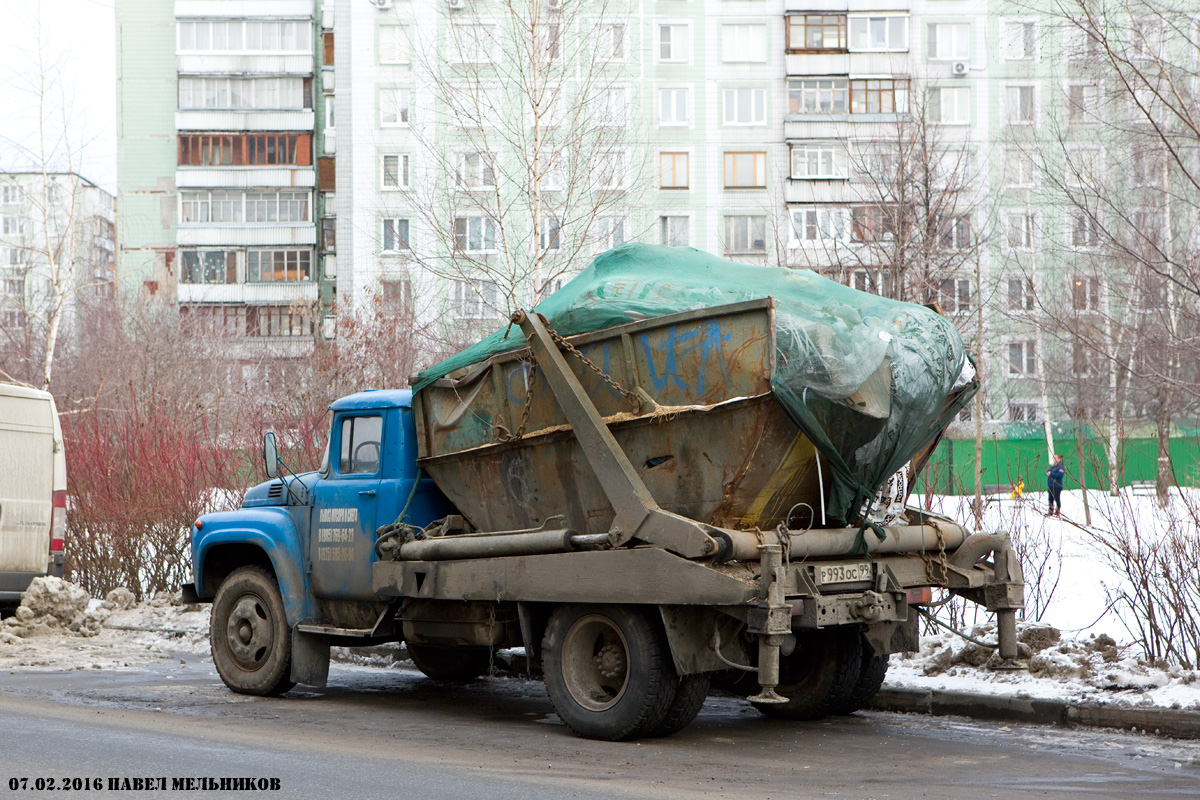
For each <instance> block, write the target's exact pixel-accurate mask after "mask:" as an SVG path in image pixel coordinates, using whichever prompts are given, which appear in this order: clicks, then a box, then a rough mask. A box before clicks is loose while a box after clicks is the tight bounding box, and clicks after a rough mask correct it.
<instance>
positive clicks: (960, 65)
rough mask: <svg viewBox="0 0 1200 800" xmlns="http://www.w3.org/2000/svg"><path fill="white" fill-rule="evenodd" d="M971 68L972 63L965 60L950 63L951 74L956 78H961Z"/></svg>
mask: <svg viewBox="0 0 1200 800" xmlns="http://www.w3.org/2000/svg"><path fill="white" fill-rule="evenodd" d="M970 70H971V65H970V64H968V63H967V62H965V61H955V62H954V63H953V64H951V65H950V74H951V75H953V76H954V77H956V78H961V77H962V76H963V75H966V74H967V73H968V72H970Z"/></svg>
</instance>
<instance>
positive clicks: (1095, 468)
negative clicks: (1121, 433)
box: [915, 429, 1200, 494]
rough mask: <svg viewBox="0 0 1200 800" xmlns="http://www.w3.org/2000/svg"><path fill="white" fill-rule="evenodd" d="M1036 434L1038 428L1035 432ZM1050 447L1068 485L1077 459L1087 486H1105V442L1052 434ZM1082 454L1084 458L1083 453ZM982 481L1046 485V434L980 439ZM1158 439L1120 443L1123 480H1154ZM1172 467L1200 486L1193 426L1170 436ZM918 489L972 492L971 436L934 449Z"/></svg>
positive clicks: (987, 485) (988, 487)
mask: <svg viewBox="0 0 1200 800" xmlns="http://www.w3.org/2000/svg"><path fill="white" fill-rule="evenodd" d="M1038 433H1040V429H1039V431H1038ZM1054 448H1055V450H1056V451H1057V452H1058V453H1060V454H1061V455H1062V457H1063V461H1064V463H1065V464H1066V467H1067V481H1066V488H1068V489H1072V488H1076V487H1078V486H1079V482H1080V477H1079V476H1080V469H1079V468H1080V461H1082V462H1083V474H1084V476H1085V478H1086V480H1087V485H1088V488H1089V489H1107V488H1108V455H1107V448H1108V443H1107V441H1106V440H1102V439H1099V438H1094V437H1090V436H1087V435H1086V434H1085V436H1084V438H1083V447H1082V449H1080V447H1079V446H1078V444H1077V442H1076V439H1075V437H1071V436H1055V438H1054ZM1081 455H1082V458H1081ZM982 460H983V481H982V482H983V486H984V490H985V491H996V487H1000V488H1003V489H1005V490H1006V491H1009V490H1011V487H1012V486H1014V485H1016V483H1017V482H1018V481H1021V480H1023V481H1024V482H1025V491H1026V492H1038V491H1042V490H1044V489H1045V488H1046V470H1047V469H1048V468H1049V465H1048V460H1047V457H1046V439H1045V437H1044V436H1040V435H1036V436H1028V437H1027V438H1026V437H1021V438H1014V437H1012V436H1009V437H1006V438H1001V437H999V436H990V437H985V438H984V440H983V459H982ZM1157 462H1158V440H1157V439H1155V438H1153V437H1144V438H1132V439H1126V440H1124V442H1123V443H1122V445H1121V455H1120V461H1119V463H1118V466H1119V468H1120V470H1121V473H1120V474H1121V484H1122V485H1129V484H1131V483H1138V482H1141V481H1153V480H1154V479H1155V475H1156V473H1157ZM1171 466H1172V468H1173V469H1174V471H1175V479H1176V480H1177V481H1178V482H1179V483H1180V484H1181V485H1184V486H1200V436H1198V435H1196V433H1195V431H1188V432H1187V434H1186V435H1179V436H1172V437H1171ZM915 490H916V491H920V492H925V491H928V490H932V491H934V492H936V493H939V494H973V493H974V492H975V441H974V440H973V439H968V440H961V439H959V440H944V441H942V443H941V444H939V445H938V448H937V450H936V451H934V454H933V457H932V458H931V459H930V460H929V465H928V466H927V467H926V468H925V471H924V473H923V474H922V475H921V478H920V480H919V481H918V482H917V486H916V487H915Z"/></svg>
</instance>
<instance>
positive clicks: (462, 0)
mask: <svg viewBox="0 0 1200 800" xmlns="http://www.w3.org/2000/svg"><path fill="white" fill-rule="evenodd" d="M446 4H447V5H449V6H450V7H451V8H466V7H467V0H446Z"/></svg>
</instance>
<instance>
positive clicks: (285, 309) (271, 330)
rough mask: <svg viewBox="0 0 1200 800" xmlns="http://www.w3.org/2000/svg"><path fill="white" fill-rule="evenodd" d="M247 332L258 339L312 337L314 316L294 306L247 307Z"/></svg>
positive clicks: (306, 310)
mask: <svg viewBox="0 0 1200 800" xmlns="http://www.w3.org/2000/svg"><path fill="white" fill-rule="evenodd" d="M246 332H247V334H249V335H250V336H257V337H295V336H312V316H311V315H310V314H309V313H308V309H305V308H293V307H292V306H247V307H246Z"/></svg>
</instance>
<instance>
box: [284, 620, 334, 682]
mask: <svg viewBox="0 0 1200 800" xmlns="http://www.w3.org/2000/svg"><path fill="white" fill-rule="evenodd" d="M292 680H293V681H295V682H296V683H303V684H304V685H306V686H315V687H316V688H318V689H324V688H325V684H326V683H328V682H329V638H328V637H326V636H321V635H320V634H315V633H301V632H300V631H298V630H297V629H295V628H292Z"/></svg>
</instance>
